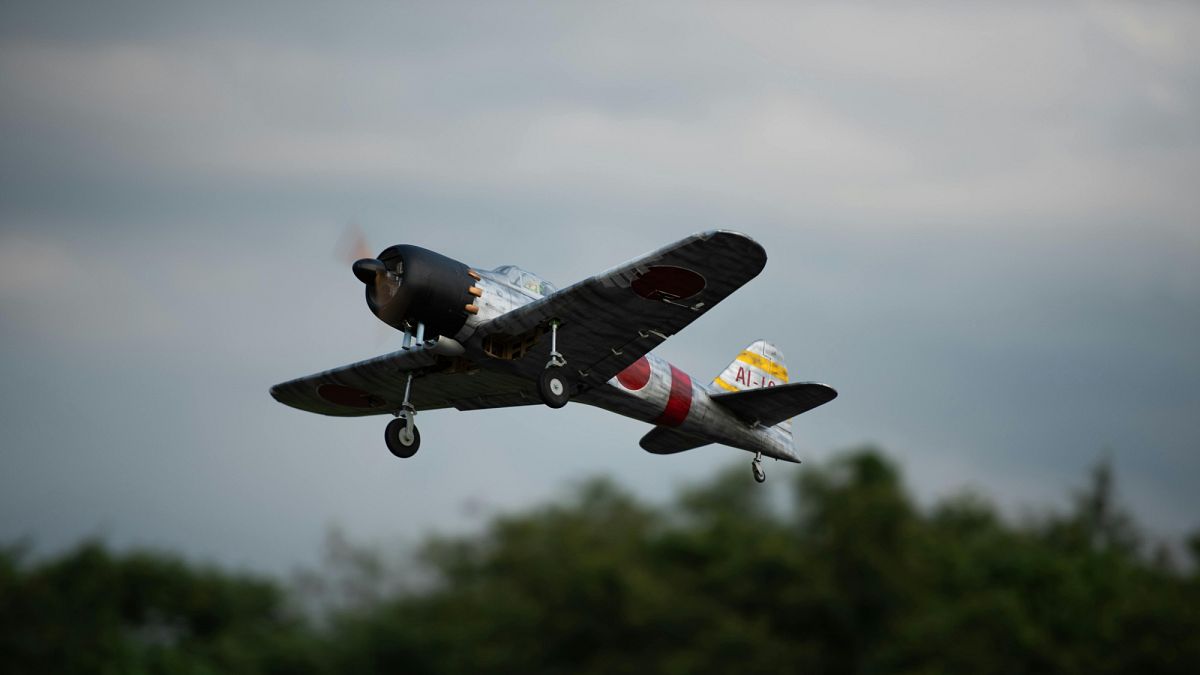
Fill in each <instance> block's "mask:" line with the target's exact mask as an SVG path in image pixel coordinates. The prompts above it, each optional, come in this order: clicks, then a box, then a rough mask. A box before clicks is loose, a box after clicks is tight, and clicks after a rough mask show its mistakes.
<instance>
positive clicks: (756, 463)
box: [750, 457, 767, 483]
mask: <svg viewBox="0 0 1200 675" xmlns="http://www.w3.org/2000/svg"><path fill="white" fill-rule="evenodd" d="M750 470H751V471H752V472H754V480H755V481H756V482H759V483H763V482H766V480H767V472H766V471H763V468H762V460H761V459H758V458H757V457H756V458H754V460H753V461H751V462H750Z"/></svg>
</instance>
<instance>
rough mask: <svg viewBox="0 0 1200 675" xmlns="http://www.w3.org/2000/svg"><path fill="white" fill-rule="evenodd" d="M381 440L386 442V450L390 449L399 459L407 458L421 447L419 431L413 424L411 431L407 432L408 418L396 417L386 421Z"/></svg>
mask: <svg viewBox="0 0 1200 675" xmlns="http://www.w3.org/2000/svg"><path fill="white" fill-rule="evenodd" d="M383 440H384V441H386V442H387V447H388V450H391V451H392V454H393V455H395V456H397V457H399V458H401V459H408V458H409V457H412V456H413V455H415V454H417V450H418V449H420V447H421V432H420V431H418V430H417V425H415V424H414V425H413V428H412V432H411V433H409V430H408V420H406V419H405V418H403V417H397V418H396V419H394V420H392V421H391V422H388V425H387V428H386V429H384V431H383Z"/></svg>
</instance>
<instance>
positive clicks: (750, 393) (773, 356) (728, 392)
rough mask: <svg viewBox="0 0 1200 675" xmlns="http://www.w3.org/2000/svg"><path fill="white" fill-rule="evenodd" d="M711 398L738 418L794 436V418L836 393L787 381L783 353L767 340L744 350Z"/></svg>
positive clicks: (721, 377)
mask: <svg viewBox="0 0 1200 675" xmlns="http://www.w3.org/2000/svg"><path fill="white" fill-rule="evenodd" d="M710 389H711V390H712V399H713V401H714V402H716V403H717V404H718V405H722V406H724V407H726V408H728V409H729V410H731V411H732V412H733V413H734V414H735V415H737V416H738V417H740V418H742V419H743V420H745V421H747V422H751V423H757V424H761V425H762V426H764V427H774V428H775V429H777V430H778V431H780V432H782V433H784V434H786V435H787V437H788V438H789V439H790V438H791V435H792V422H791V418H792V416H794V415H799V414H800V413H803V412H807V411H809V410H812V409H813V408H815V407H817V406H819V405H823V404H825V403H828V402H829V401H832V400H833V399H834V397H836V396H837V392H836V391H834V390H833V389H832V388H830V387H827V386H825V385H823V384H817V383H815V382H795V383H790V384H789V382H788V371H787V364H786V363H785V362H784V360H783V352H781V351H780V350H779V348H778V347H776V346H775V345H773V344H771V343H770V342H767V341H765V340H759V341H757V342H755V343H753V344H751V345H750V346H749V347H746V348H745V349H743V350H742V352H741V353H740V354H738V355H737V358H736V359H734V360H733V363H731V364H729V367H728V368H726V369H725V370H724V372H722V373H721V374H720V375H718V376H717V378H716V379H715V380H713V382H712V386H711V387H710Z"/></svg>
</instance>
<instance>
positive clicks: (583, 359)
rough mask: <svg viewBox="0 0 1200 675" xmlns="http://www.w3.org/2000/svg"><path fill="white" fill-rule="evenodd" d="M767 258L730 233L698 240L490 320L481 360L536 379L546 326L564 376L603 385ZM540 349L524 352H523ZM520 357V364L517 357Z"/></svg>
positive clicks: (709, 306)
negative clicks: (552, 332)
mask: <svg viewBox="0 0 1200 675" xmlns="http://www.w3.org/2000/svg"><path fill="white" fill-rule="evenodd" d="M766 262H767V254H766V252H765V251H764V250H763V248H762V246H760V245H759V244H758V242H756V241H754V240H753V239H751V238H750V237H747V236H746V235H744V234H739V233H737V232H728V231H724V230H719V231H714V232H702V233H699V234H695V235H692V236H690V237H688V238H686V239H683V240H681V241H678V242H675V243H674V244H671V245H669V246H666V247H664V248H661V249H659V250H657V251H654V252H653V253H650V254H648V255H645V256H643V257H641V258H638V259H636V260H633V261H631V262H628V263H625V264H623V265H618V266H617V267H614V268H613V269H611V270H609V271H607V272H604V273H602V274H599V275H597V276H594V277H591V278H590V279H585V280H584V281H581V282H579V283H577V284H575V285H573V286H570V287H568V288H565V289H563V290H561V291H559V292H557V293H554V294H553V295H549V296H547V297H545V298H542V299H541V300H538V301H536V302H532V303H530V304H528V305H524V306H522V307H518V308H517V309H515V310H513V311H511V312H509V313H507V314H503V315H501V316H499V317H496V318H495V319H493V320H492V321H490V322H488V323H486V324H483V325H482V326H480V328H479V335H480V336H482V347H483V349H484V351H485V352H487V353H489V354H492V355H493V356H497V357H498V358H507V359H510V360H512V363H513V366H514V370H515V371H516V372H519V373H520V374H522V375H524V376H526V377H530V378H536V377H537V375H538V373H539V372H540V371H541V370H542V368H543V367H544V366H545V364H546V354H547V352H548V345H549V342H550V340H549V337H548V336H547V335H546V333H547V331H548V330H549V328H548V327H549V324H550V322H551V321H552V320H558V321H559V323H560V327H559V329H558V347H559V351H560V352H562V353H563V355H564V356H565V357H566V360H567V368H569V369H570V371H571V372H572V373H573V374H575V375H577V379H578V381H580V382H581V383H584V384H590V385H593V386H594V385H597V384H600V383H603V382H606V381H607V380H609V379H610V378H612V377H613V376H615V375H616V374H617V373H619V372H621V371H622V370H624V369H625V368H626V367H628V366H629V365H630V364H632V363H633V362H634V361H637V360H638V359H639V358H641V357H642V356H643V355H645V354H646V353H647V352H649V351H650V350H651V349H654V348H655V347H657V346H658V345H659V344H661V343H662V341H664V340H666V339H667V338H668V337H670V336H671V335H674V334H675V333H677V332H679V331H680V330H682V329H683V328H684V327H685V326H687V325H688V324H690V323H691V322H693V321H695V320H696V319H697V318H699V317H700V316H701V315H702V314H704V313H705V312H707V311H708V310H709V309H712V307H713V306H714V305H716V304H717V303H718V302H720V301H721V300H723V299H725V298H726V297H727V296H728V295H729V294H730V293H733V292H734V291H735V290H737V289H738V288H740V287H741V286H742V285H743V284H745V283H746V282H747V281H749V280H751V279H753V278H754V277H755V276H757V275H758V273H759V272H760V271H762V268H763V266H764V265H765V264H766ZM531 344H538V345H540V346H539V348H538V349H537V350H534V352H532V353H530V354H529V355H526V354H525V352H526V351H530V350H529V348H528V345H531ZM517 354H519V356H516V355H517Z"/></svg>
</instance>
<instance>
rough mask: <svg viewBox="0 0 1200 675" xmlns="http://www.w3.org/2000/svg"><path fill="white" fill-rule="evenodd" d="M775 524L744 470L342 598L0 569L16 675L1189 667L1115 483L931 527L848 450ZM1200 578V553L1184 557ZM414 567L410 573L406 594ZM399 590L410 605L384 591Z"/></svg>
mask: <svg viewBox="0 0 1200 675" xmlns="http://www.w3.org/2000/svg"><path fill="white" fill-rule="evenodd" d="M787 488H788V490H789V492H790V494H791V497H792V503H793V507H792V508H790V509H786V510H784V509H778V508H774V507H773V502H771V501H770V499H769V497H770V494H769V493H768V492H767V491H764V490H763V489H762V488H761V487H759V486H757V485H755V484H754V483H753V482H752V481H751V479H750V476H749V475H748V472H747V471H745V468H744V466H741V465H739V466H738V467H736V468H734V469H730V470H729V471H726V472H722V473H720V474H719V475H717V476H715V477H714V478H713V479H712V480H711V481H709V482H708V483H706V484H703V485H697V486H692V487H691V488H689V489H687V490H685V491H683V492H682V493H681V494H680V496H679V497H678V499H677V500H676V501H675V502H674V503H672V504H669V505H666V506H663V507H655V506H651V505H648V504H645V503H643V502H641V501H639V500H637V499H635V498H634V497H633V496H631V495H630V494H628V493H626V492H624V491H623V490H622V489H621V488H620V487H619V486H617V485H615V484H613V483H612V482H611V481H607V480H596V481H591V482H588V483H585V484H583V485H581V486H579V487H578V489H577V490H575V491H574V492H573V495H572V497H571V498H570V499H568V500H565V501H563V502H560V503H554V504H550V505H547V506H544V507H540V508H537V509H533V510H530V511H527V512H523V513H518V514H510V515H506V516H502V517H498V518H496V519H495V520H493V521H492V522H491V523H489V525H488V526H487V527H486V528H485V530H484V531H483V532H482V533H480V534H478V535H473V536H459V537H434V538H431V539H429V540H427V541H426V542H425V543H424V544H423V545H422V546H421V547H420V548H419V550H417V551H415V552H414V553H413V554H412V555H410V556H408V557H407V558H406V559H404V560H403V561H401V563H400V565H402V567H398V566H397V564H396V563H393V562H391V561H390V560H389V559H388V558H387V557H386V556H384V555H383V553H382V552H381V551H380V550H378V549H375V548H372V547H367V546H355V545H353V544H351V543H349V542H347V541H346V540H345V539H344V538H343V537H340V536H335V537H334V538H333V539H332V540H331V560H332V561H333V562H334V563H335V565H336V569H331V570H326V572H325V576H326V577H327V578H328V577H338V578H337V580H336V581H337V583H333V584H329V583H326V584H325V586H326V587H328V588H334V589H337V590H338V592H341V593H343V594H344V597H341V598H338V599H336V601H335V602H331V603H328V604H327V605H326V607H327V609H326V613H325V615H324V616H322V617H319V620H301V619H299V618H297V617H296V616H295V615H293V614H291V613H289V611H288V607H289V606H296V605H298V604H303V602H304V601H308V600H310V598H308V597H299V596H302V595H303V596H307V595H309V592H310V591H311V590H312V588H315V586H313V585H311V584H310V585H309V586H308V587H307V588H298V587H293V588H292V589H291V594H292V595H291V600H294V601H297V602H295V603H293V604H289V603H288V600H289V597H288V591H285V590H284V587H283V586H281V585H280V584H279V583H277V582H272V581H270V580H266V579H260V578H254V577H249V576H244V575H236V574H230V573H227V572H222V571H220V570H216V569H210V568H199V567H196V566H193V565H189V564H187V563H185V562H183V561H180V560H178V559H176V558H174V557H171V556H167V555H161V554H151V553H131V554H123V555H118V554H114V553H112V552H110V551H108V550H107V549H106V548H105V547H104V546H102V545H100V544H97V543H85V544H83V545H81V546H79V547H78V548H76V549H75V550H73V551H70V552H68V553H66V554H64V555H62V556H60V557H58V558H56V559H53V560H49V561H45V562H41V563H37V564H32V563H29V562H28V561H27V560H26V556H25V555H24V553H23V552H22V550H21V549H20V547H10V548H8V549H5V550H3V551H0V662H2V663H4V664H5V670H8V671H10V672H19V673H20V672H29V673H35V672H62V673H71V672H121V673H138V672H182V673H208V672H237V673H273V672H280V673H283V672H287V673H304V672H313V673H317V672H329V673H344V672H355V673H369V672H404V673H475V672H523V673H524V672H538V673H622V672H628V673H694V672H736V673H768V672H769V673H779V672H800V671H804V672H822V673H876V672H896V673H959V672H973V673H990V672H995V673H1019V672H1037V673H1041V672H1062V673H1076V672H1077V673H1107V672H1112V673H1117V672H1145V673H1172V672H1181V673H1182V672H1189V673H1190V672H1197V670H1198V669H1200V609H1198V608H1200V578H1198V577H1197V575H1196V572H1195V570H1196V568H1197V563H1198V562H1200V560H1194V561H1192V564H1191V565H1187V566H1184V567H1186V570H1187V571H1184V570H1181V569H1180V566H1177V565H1175V564H1173V563H1172V562H1171V561H1170V560H1169V557H1166V556H1163V555H1159V556H1158V557H1154V556H1148V555H1146V554H1145V552H1144V551H1143V548H1144V546H1143V541H1144V540H1145V537H1144V535H1142V534H1141V533H1140V532H1138V530H1137V527H1136V525H1135V524H1134V522H1133V520H1132V519H1131V518H1130V517H1129V516H1128V515H1127V514H1125V513H1124V512H1122V511H1121V510H1120V509H1119V508H1118V506H1117V505H1116V501H1115V497H1114V495H1115V493H1114V478H1113V475H1112V472H1111V469H1110V468H1109V466H1108V465H1107V463H1101V464H1100V465H1099V466H1098V467H1097V468H1096V469H1095V471H1094V472H1093V474H1092V476H1091V480H1090V482H1089V484H1088V486H1087V487H1086V488H1085V489H1084V490H1082V491H1080V492H1079V493H1078V494H1077V495H1075V496H1074V499H1073V508H1072V510H1071V511H1069V512H1068V513H1065V514H1052V515H1047V516H1045V517H1042V518H1041V519H1039V520H1036V521H1026V522H1022V523H1019V524H1013V523H1009V522H1007V521H1006V520H1005V519H1004V518H1002V517H1001V516H1000V515H999V514H998V513H997V511H996V509H995V508H994V507H993V506H992V505H991V504H990V503H989V502H988V501H987V500H985V499H984V498H982V497H980V496H978V495H973V494H963V495H956V496H954V497H951V498H949V499H946V500H943V501H941V502H940V503H938V504H935V505H933V506H932V507H930V508H928V509H921V508H919V507H918V506H917V505H916V504H915V503H914V502H913V500H912V498H911V497H910V496H909V495H908V493H907V492H906V491H905V489H904V486H903V483H902V479H901V477H900V473H899V471H898V469H897V467H896V466H895V465H894V464H893V463H892V462H890V461H888V460H887V459H886V458H885V457H884V456H883V455H881V454H880V453H879V452H877V451H874V450H871V449H864V450H860V451H856V452H851V453H847V454H844V455H842V456H839V457H837V458H836V459H834V460H833V461H831V462H830V463H829V464H827V465H825V466H820V467H816V468H805V469H804V470H802V471H800V472H798V474H797V478H796V479H795V480H794V481H793V482H792V483H791V484H790V485H788V486H787ZM1189 546H1190V548H1191V550H1192V551H1193V555H1194V556H1200V534H1197V535H1196V536H1195V537H1193V538H1192V539H1191V540H1190V541H1189ZM414 569H416V570H417V573H415V574H414ZM398 580H402V581H403V583H400V582H398Z"/></svg>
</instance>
